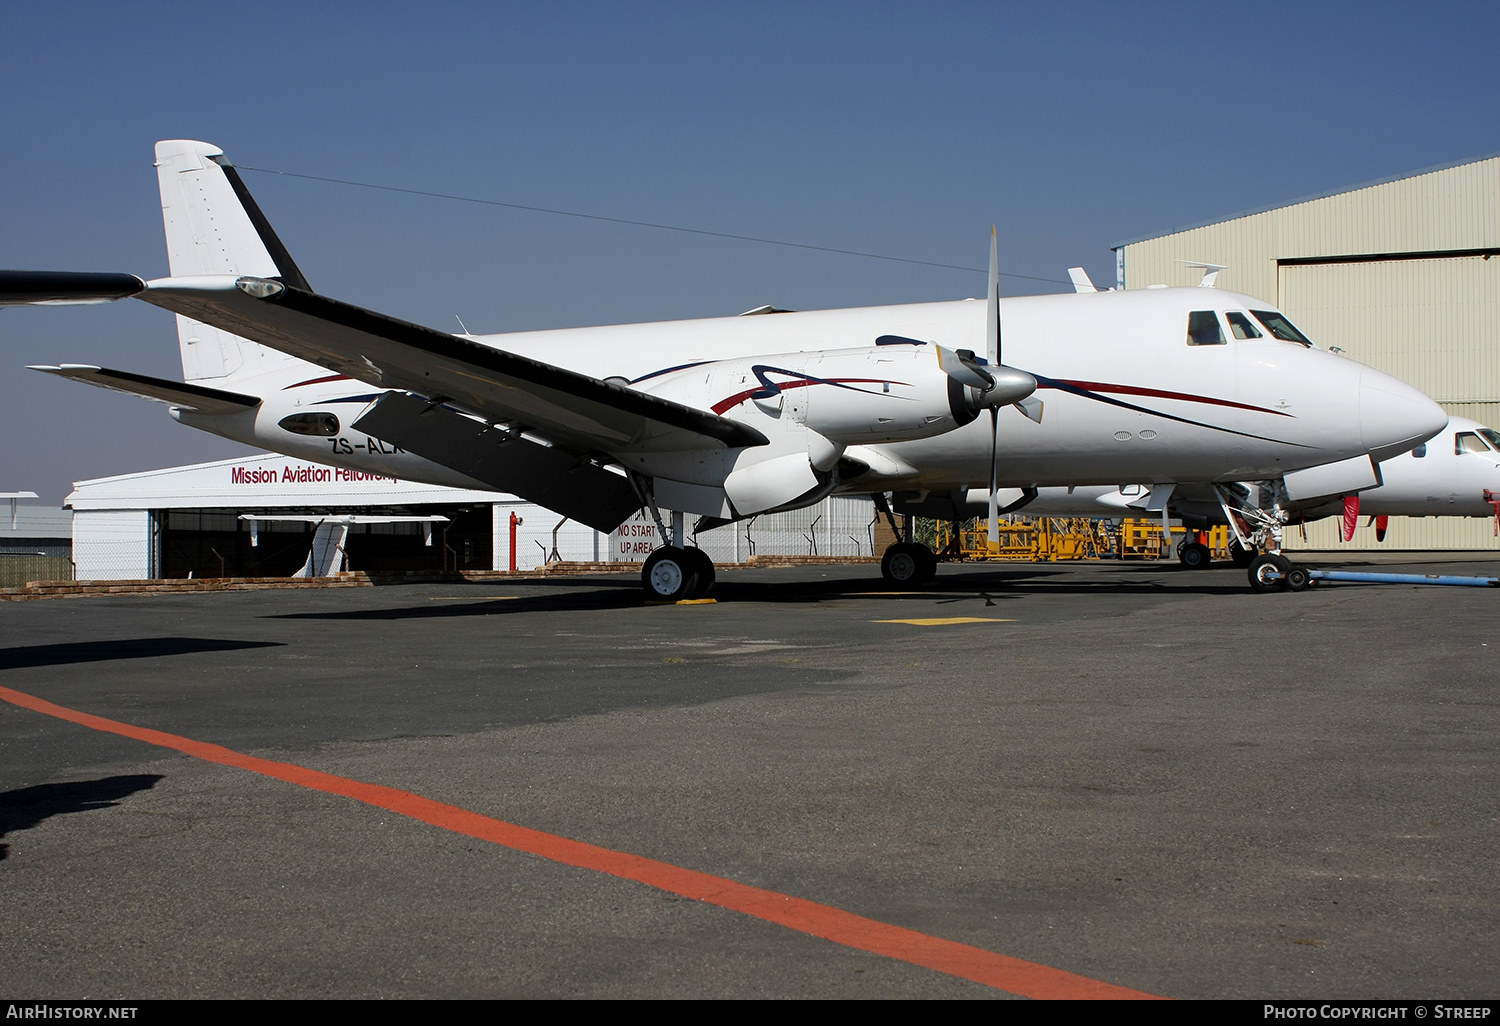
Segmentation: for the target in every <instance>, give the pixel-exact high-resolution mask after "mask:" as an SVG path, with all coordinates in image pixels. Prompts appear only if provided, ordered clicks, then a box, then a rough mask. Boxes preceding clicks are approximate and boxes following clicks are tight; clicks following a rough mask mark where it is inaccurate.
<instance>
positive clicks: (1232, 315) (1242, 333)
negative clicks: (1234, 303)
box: [1224, 310, 1260, 339]
mask: <svg viewBox="0 0 1500 1026" xmlns="http://www.w3.org/2000/svg"><path fill="white" fill-rule="evenodd" d="M1224 319H1225V320H1227V321H1228V322H1229V330H1230V331H1232V332H1234V337H1235V338H1238V339H1247V338H1260V332H1259V331H1256V330H1255V325H1254V324H1251V323H1250V318H1248V317H1246V316H1245V315H1244V314H1242V313H1240V312H1238V311H1236V310H1231V311H1230V312H1229V313H1226V314H1225V315H1224Z"/></svg>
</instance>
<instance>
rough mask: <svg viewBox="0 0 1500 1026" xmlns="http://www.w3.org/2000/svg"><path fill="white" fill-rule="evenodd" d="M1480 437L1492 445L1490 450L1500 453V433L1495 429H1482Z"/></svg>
mask: <svg viewBox="0 0 1500 1026" xmlns="http://www.w3.org/2000/svg"><path fill="white" fill-rule="evenodd" d="M1479 437H1480V438H1483V439H1484V440H1485V441H1486V442H1488V443H1489V444H1490V448H1491V449H1494V450H1495V451H1496V452H1500V431H1496V430H1495V429H1494V428H1480V429H1479Z"/></svg>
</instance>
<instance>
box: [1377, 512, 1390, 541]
mask: <svg viewBox="0 0 1500 1026" xmlns="http://www.w3.org/2000/svg"><path fill="white" fill-rule="evenodd" d="M1390 522H1391V518H1390V517H1376V518H1375V540H1376V541H1378V542H1383V541H1385V529H1386V527H1387V526H1388V525H1389V524H1390Z"/></svg>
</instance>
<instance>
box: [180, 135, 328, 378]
mask: <svg viewBox="0 0 1500 1026" xmlns="http://www.w3.org/2000/svg"><path fill="white" fill-rule="evenodd" d="M156 176H157V184H158V185H159V186H160V188H161V214H162V224H163V226H164V227H165V229H166V234H167V259H168V263H169V265H170V267H171V269H172V277H174V278H178V277H190V276H194V275H203V274H248V275H254V276H255V277H257V278H276V279H278V280H280V281H281V282H283V283H284V284H286V285H289V286H291V287H293V288H298V289H302V290H304V291H307V292H311V291H312V289H311V288H310V287H309V286H308V284H307V279H306V278H305V277H303V275H302V271H301V270H300V269H299V268H298V267H297V264H296V262H295V261H293V260H292V257H291V254H290V253H288V252H287V249H286V246H284V245H283V244H282V242H281V239H280V238H279V237H277V235H276V232H275V230H274V229H273V228H272V227H271V225H270V222H269V221H267V220H266V216H265V215H264V214H263V213H261V209H260V207H259V205H257V204H256V202H255V199H254V197H252V196H251V195H250V190H248V189H247V188H245V183H244V181H243V180H241V178H240V176H239V172H238V171H236V170H235V168H234V165H233V164H230V163H229V161H228V160H227V159H226V158H225V157H224V151H223V150H221V149H219V147H217V146H214V145H212V144H211V143H205V142H197V141H194V140H191V139H169V140H165V141H163V142H159V143H157V144H156ZM177 338H178V344H179V346H180V347H181V350H182V375H183V378H184V379H185V380H187V381H197V380H201V379H204V378H216V379H224V380H228V379H233V378H239V377H246V376H249V375H251V374H259V373H262V372H264V371H268V370H273V369H275V368H277V367H280V366H282V365H283V364H286V363H289V362H294V361H295V358H294V357H291V356H287V355H286V354H284V353H279V352H277V351H276V350H273V349H268V348H266V347H265V346H262V345H259V344H257V343H254V342H251V341H249V340H247V339H243V338H240V337H239V336H238V335H231V334H230V333H229V332H227V331H222V330H220V329H218V328H214V327H210V326H209V325H207V324H203V323H201V322H199V321H195V320H193V319H192V318H190V317H184V316H182V315H181V314H179V315H178V316H177Z"/></svg>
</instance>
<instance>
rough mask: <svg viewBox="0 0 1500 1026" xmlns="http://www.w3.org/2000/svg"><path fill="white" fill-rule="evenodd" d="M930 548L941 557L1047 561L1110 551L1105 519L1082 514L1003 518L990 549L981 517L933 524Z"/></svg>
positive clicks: (1096, 556) (1098, 555) (1099, 556)
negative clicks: (996, 542)
mask: <svg viewBox="0 0 1500 1026" xmlns="http://www.w3.org/2000/svg"><path fill="white" fill-rule="evenodd" d="M933 526H934V533H935V538H934V541H935V542H936V544H935V545H934V546H933V548H934V549H935V550H936V551H937V552H938V553H939V554H940V555H941V556H943V557H944V558H949V559H952V558H959V559H965V560H969V559H978V560H989V559H1019V560H1030V561H1033V562H1043V563H1049V562H1052V561H1054V560H1064V559H1103V558H1104V557H1106V556H1108V555H1110V554H1111V553H1112V552H1113V549H1114V544H1113V539H1112V537H1111V531H1110V525H1109V523H1108V521H1100V520H1089V519H1086V518H1084V517H1073V518H1064V517H1035V518H1033V517H1006V518H1004V519H1002V520H1001V521H1000V543H999V545H998V546H997V547H996V548H994V549H991V548H990V543H989V528H988V527H987V526H986V525H985V523H984V521H982V520H971V521H968V522H967V523H965V524H962V525H961V526H960V528H959V530H958V533H957V536H955V535H954V529H953V525H952V524H949V523H946V522H942V521H939V522H937V523H935V524H934V525H933Z"/></svg>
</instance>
